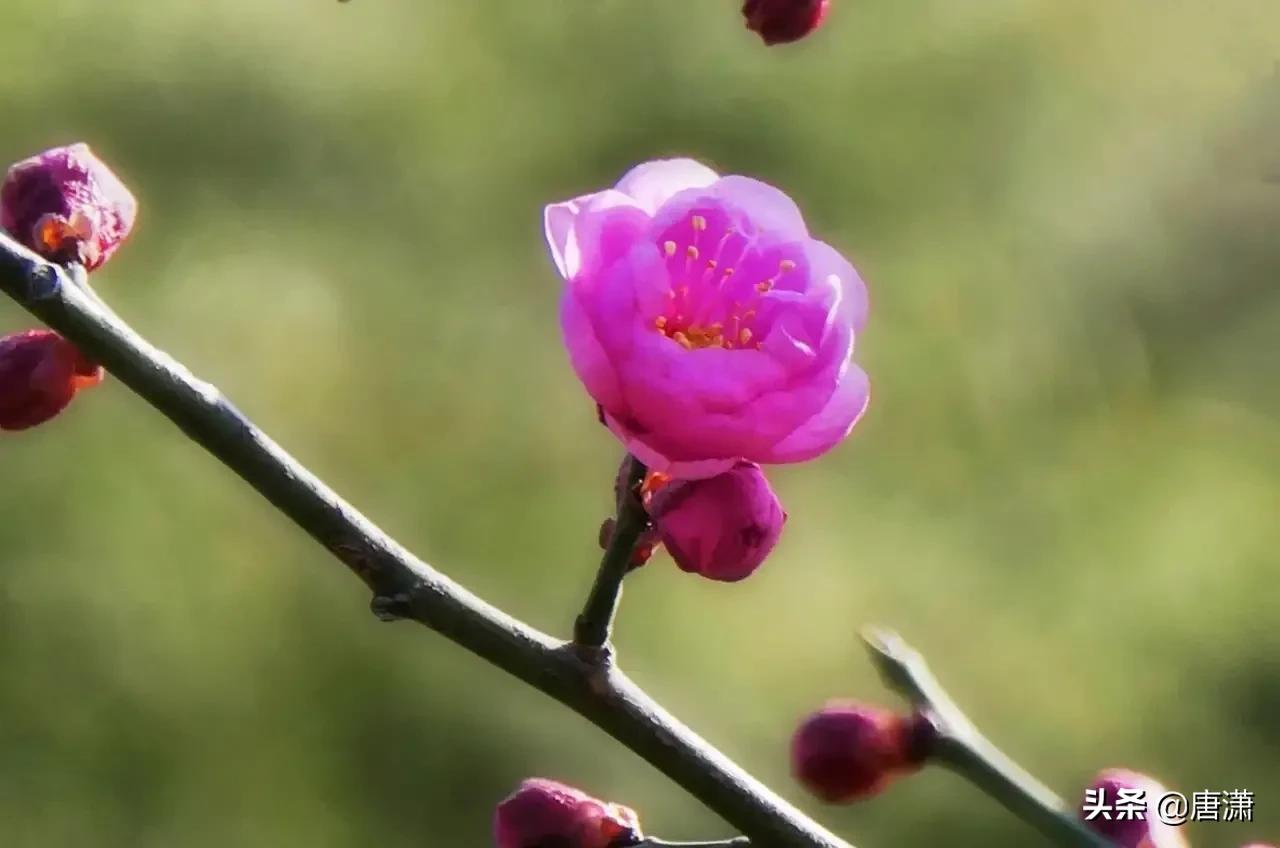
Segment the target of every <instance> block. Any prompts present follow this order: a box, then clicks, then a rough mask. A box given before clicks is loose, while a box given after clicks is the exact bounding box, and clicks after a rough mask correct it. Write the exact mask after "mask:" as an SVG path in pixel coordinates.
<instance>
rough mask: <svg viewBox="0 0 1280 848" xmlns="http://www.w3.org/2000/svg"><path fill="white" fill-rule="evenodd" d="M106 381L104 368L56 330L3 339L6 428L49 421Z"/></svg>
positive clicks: (0, 397) (0, 414) (0, 382)
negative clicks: (76, 397)
mask: <svg viewBox="0 0 1280 848" xmlns="http://www.w3.org/2000/svg"><path fill="white" fill-rule="evenodd" d="M100 382H102V368H101V367H100V366H98V365H97V364H95V363H93V362H90V361H89V360H88V359H86V358H85V357H84V355H83V354H81V353H80V351H79V349H77V348H76V346H75V345H73V344H72V343H71V342H69V341H67V340H66V339H64V338H63V337H62V336H60V335H58V334H57V333H55V332H53V331H52V330H26V331H24V332H21V333H14V334H12V335H9V336H5V337H4V338H0V430H25V429H27V428H29V427H34V426H36V425H37V424H43V423H44V422H46V421H48V420H49V419H50V418H53V417H54V416H55V415H57V414H58V413H59V412H61V411H62V410H64V409H66V407H67V404H69V403H71V399H72V398H74V397H75V396H76V392H79V391H80V390H81V389H86V388H89V387H90V386H96V385H97V384H98V383H100Z"/></svg>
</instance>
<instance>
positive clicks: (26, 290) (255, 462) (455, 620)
mask: <svg viewBox="0 0 1280 848" xmlns="http://www.w3.org/2000/svg"><path fill="white" fill-rule="evenodd" d="M0 290H3V291H4V292H5V293H6V294H8V295H9V296H10V297H12V298H13V299H14V300H16V301H17V302H18V303H19V304H21V305H22V306H23V307H24V308H25V309H27V310H28V311H29V312H31V314H33V315H34V316H36V317H37V318H39V319H40V320H42V321H44V322H45V323H46V324H48V325H49V326H50V327H52V328H53V329H54V330H56V331H58V332H59V333H61V334H62V335H63V336H65V337H66V338H68V339H70V340H71V341H72V342H73V343H75V344H76V345H77V346H79V347H80V348H81V349H82V350H83V351H84V352H85V354H87V355H88V356H89V357H91V358H92V359H95V360H97V361H98V362H100V363H101V364H102V365H103V366H105V367H106V369H107V370H108V371H110V372H111V373H112V374H113V375H114V376H115V377H116V378H117V379H119V380H120V382H122V383H124V384H125V385H126V386H128V387H129V388H130V389H132V390H133V391H134V392H136V393H137V394H138V395H139V396H141V397H142V399H143V400H145V401H146V402H147V403H149V404H150V405H151V406H153V407H154V408H155V409H156V410H157V411H159V412H160V413H161V414H163V415H165V416H166V417H167V418H169V419H170V420H171V421H173V422H174V423H175V424H176V425H177V426H178V427H179V428H180V429H181V430H182V431H183V432H184V433H186V434H187V435H188V436H189V437H190V438H191V439H192V441H194V442H196V443H197V444H199V445H201V446H202V447H203V448H205V450H207V451H208V452H209V453H211V454H213V456H214V457H216V458H217V459H218V460H219V461H221V462H222V463H223V464H224V465H226V466H227V467H228V468H230V469H231V470H232V471H234V472H235V473H236V474H237V475H239V476H240V478H241V479H243V480H244V481H245V482H246V483H248V484H249V485H250V486H252V487H253V488H254V489H255V490H257V491H258V493H259V494H261V495H262V496H263V497H264V498H266V499H267V500H268V501H269V502H270V503H271V504H272V505H274V506H275V507H276V508H277V509H278V510H280V512H282V513H283V514H284V515H286V516H288V517H289V518H290V519H291V520H292V521H293V522H294V523H295V524H297V525H298V526H299V527H300V528H302V529H303V530H304V531H306V533H307V534H308V535H310V536H311V537H312V538H314V539H316V541H318V542H320V544H322V545H324V547H325V548H326V549H328V550H329V552H330V553H332V554H333V555H334V556H336V557H337V558H338V559H339V560H341V561H342V562H343V563H345V564H346V566H347V567H348V568H349V569H351V571H352V572H354V573H355V574H356V576H358V577H359V578H360V579H361V580H363V581H364V582H365V584H366V585H367V586H368V587H369V588H370V589H371V590H372V591H373V593H374V599H373V603H372V607H373V609H374V611H375V612H376V613H377V614H378V615H380V616H381V617H383V618H408V619H412V620H414V621H417V622H419V623H421V624H424V625H426V626H427V627H429V628H431V629H432V630H435V631H436V632H438V633H440V634H441V635H443V636H445V637H446V638H448V639H450V640H451V641H453V642H455V643H457V644H459V645H461V646H462V647H464V648H466V649H467V650H469V651H471V652H472V653H474V654H476V655H477V656H479V657H481V658H483V659H485V660H488V661H489V662H491V663H493V664H494V665H496V666H497V667H499V668H501V669H503V670H504V671H506V672H508V673H509V674H512V675H513V676H515V677H517V678H519V679H520V680H522V681H524V682H525V683H528V684H529V685H530V686H533V687H534V688H536V689H539V690H541V691H542V692H544V693H546V694H548V695H550V696H551V697H552V698H555V699H556V700H558V701H560V702H561V703H563V704H565V705H566V706H568V707H570V708H571V709H573V710H575V711H576V712H578V713H579V714H580V715H582V716H584V717H585V718H586V719H588V720H589V721H591V722H592V723H593V724H595V725H596V726H597V727H599V728H601V729H602V730H604V731H605V732H606V733H608V734H609V735H610V736H612V737H614V738H615V739H617V740H618V741H619V742H621V743H622V744H623V745H625V746H627V747H628V748H630V749H631V750H632V751H634V752H635V753H637V754H639V755H640V756H641V757H643V758H644V759H645V760H647V761H648V762H649V763H651V764H652V765H653V766H655V767H656V768H657V769H658V770H660V771H661V772H662V773H663V774H665V775H667V776H668V777H669V778H671V779H672V780H673V781H675V782H676V783H677V784H679V785H680V786H682V787H683V788H684V789H685V790H687V791H688V792H689V793H690V794H691V795H693V796H694V797H695V798H697V799H699V800H700V801H702V802H703V803H704V804H706V805H707V807H709V808H710V809H711V810H713V811H715V812H716V813H717V814H719V815H720V816H721V817H723V818H724V820H725V821H726V822H728V823H729V824H731V825H732V826H733V827H734V828H735V829H737V830H738V831H740V832H742V833H744V834H746V835H747V836H748V837H749V838H750V839H751V840H752V843H753V844H755V845H758V846H761V848H764V846H777V848H793V847H794V848H851V846H849V845H848V844H847V843H845V842H842V841H841V840H839V839H837V838H836V837H835V836H834V835H832V834H831V833H829V832H828V831H826V830H825V829H823V828H822V827H821V826H820V825H818V824H816V823H814V822H813V821H811V820H810V819H808V818H807V817H806V816H804V815H803V814H802V813H800V812H799V811H798V810H796V809H795V808H794V807H792V806H791V805H790V804H788V803H787V802H786V801H784V800H782V799H781V798H779V797H778V796H777V795H775V794H774V793H773V792H772V791H770V790H769V789H768V788H767V787H765V786H764V785H763V784H761V783H760V782H759V781H757V780H756V779H755V778H753V777H751V776H750V775H748V774H747V773H746V772H744V771H743V770H742V769H741V768H739V767H738V766H737V765H735V764H734V763H733V762H731V761H730V760H729V759H728V758H726V757H725V756H724V755H723V754H721V753H720V752H719V751H717V750H716V749H715V748H713V747H712V746H711V745H710V744H708V743H707V742H706V741H704V740H703V739H701V738H700V737H698V736H697V734H695V733H694V732H693V731H691V730H689V729H688V728H687V727H685V726H684V725H683V724H681V723H680V722H679V721H677V720H676V719H675V718H674V717H673V716H672V715H670V714H669V713H668V712H666V711H665V710H664V709H663V708H662V707H661V706H660V705H658V704H657V703H656V702H654V701H653V699H652V698H650V697H649V696H648V695H646V694H645V693H644V692H643V691H642V690H641V689H640V688H639V687H638V686H636V685H635V684H634V683H632V682H631V681H630V680H629V679H628V678H627V677H626V676H625V675H624V674H623V673H622V672H621V671H620V670H618V669H617V668H616V667H615V666H614V665H613V664H612V663H608V662H606V663H591V662H586V661H584V660H583V659H582V658H581V657H580V656H579V655H578V654H577V653H576V652H575V651H574V650H573V649H572V646H570V645H566V644H564V643H562V642H559V641H558V640H555V639H553V638H551V637H550V636H547V635H546V634H544V633H541V632H539V631H537V630H535V629H533V628H531V627H529V626H528V625H527V624H524V623H523V622H521V621H518V620H517V619H515V618H513V617H511V616H510V615H507V614H506V613H505V612H503V611H501V610H499V609H497V608H495V607H493V606H491V605H489V604H487V603H485V602H484V601H483V600H481V599H480V598H478V597H476V596H475V595H473V594H472V593H471V592H469V591H467V590H466V589H464V588H463V587H462V586H460V585H458V584H457V583H455V582H453V581H452V580H450V579H449V578H448V577H446V576H445V575H444V574H442V573H440V572H439V571H436V570H435V569H433V568H431V567H430V566H429V565H427V564H426V563H424V562H422V561H421V560H419V559H417V558H416V557H414V556H413V554H411V553H409V551H407V550H406V549H405V548H404V547H402V546H401V545H400V544H399V543H397V542H396V541H395V540H393V539H391V538H390V537H389V536H387V535H386V534H385V533H384V532H383V531H381V530H380V529H378V527H376V526H375V525H374V524H373V523H372V522H371V521H370V520H369V519H367V518H365V517H364V516H363V515H361V514H360V513H359V512H357V511H356V509H355V508H354V507H352V506H351V505H350V504H348V503H346V502H345V501H344V500H342V498H340V497H339V496H338V495H337V494H336V493H335V492H334V491H333V490H332V489H330V488H329V487H328V486H326V485H325V484H324V483H322V482H321V481H320V480H319V479H318V478H316V476H315V475H313V474H312V473H311V472H310V471H308V470H307V469H306V468H304V467H303V466H302V465H301V464H300V463H299V462H298V461H297V460H295V459H294V458H293V457H291V456H290V455H289V454H288V453H286V452H285V451H284V449H283V448H281V447H280V446H279V445H277V444H276V443H275V442H273V441H272V440H271V439H270V438H268V437H267V435H266V434H265V433H263V432H262V431H261V430H259V429H258V428H257V427H256V426H254V424H253V423H252V422H250V421H249V420H248V419H247V418H245V417H244V415H242V414H241V413H240V412H239V411H238V410H237V409H236V408H235V407H234V406H232V405H231V404H230V403H229V402H228V401H227V400H226V399H225V398H224V397H223V396H222V394H221V393H220V392H219V391H218V390H217V389H216V388H214V387H213V386H211V385H209V384H208V383H205V382H203V381H201V380H199V379H197V378H196V377H194V376H193V375H192V374H191V373H190V372H189V371H188V370H187V369H186V368H185V367H183V366H182V365H181V364H179V363H178V362H176V361H174V360H173V359H172V358H171V357H169V356H168V355H167V354H165V353H163V352H161V351H159V350H157V349H156V348H154V347H153V346H151V345H150V344H149V343H148V342H146V341H145V340H144V339H142V338H141V337H140V336H139V335H138V334H137V333H136V332H134V331H133V330H132V329H131V328H130V327H129V326H128V325H127V324H125V323H124V322H123V321H122V320H120V319H119V318H118V317H117V316H115V315H114V314H113V313H111V311H110V310H106V309H103V308H102V307H101V306H100V305H99V304H98V303H96V302H95V301H94V299H93V298H92V297H91V296H90V295H89V294H87V293H86V292H85V291H84V290H82V289H80V288H79V287H77V286H76V285H74V284H73V283H72V281H71V279H70V277H69V276H68V274H67V272H66V271H65V270H64V269H62V268H60V267H58V266H56V265H53V264H50V263H48V262H46V261H44V260H43V259H41V258H40V257H38V256H36V255H35V254H33V253H31V252H30V251H28V250H27V249H26V248H24V247H22V246H21V245H19V244H18V243H17V242H15V241H13V240H12V239H11V238H10V237H9V236H7V235H5V234H3V233H0Z"/></svg>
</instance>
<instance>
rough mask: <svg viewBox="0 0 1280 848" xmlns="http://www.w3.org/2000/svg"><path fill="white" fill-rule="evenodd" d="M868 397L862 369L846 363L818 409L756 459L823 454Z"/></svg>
mask: <svg viewBox="0 0 1280 848" xmlns="http://www.w3.org/2000/svg"><path fill="white" fill-rule="evenodd" d="M870 400H871V383H870V381H869V380H868V379H867V375H866V372H864V371H863V370H862V369H861V368H859V367H858V366H857V365H854V364H853V363H849V366H848V368H847V369H846V370H845V372H844V375H843V376H842V377H841V378H840V382H839V383H837V384H836V390H835V391H834V392H833V393H832V395H831V399H830V400H828V401H827V405H826V406H825V407H823V409H822V411H821V412H819V413H818V414H817V415H815V416H813V417H812V418H810V419H809V420H808V421H806V422H804V423H803V424H801V425H800V426H799V427H797V428H796V429H795V430H794V431H793V432H792V433H791V434H790V435H789V436H787V437H786V438H785V439H783V440H782V441H780V442H778V443H777V444H776V445H774V446H773V447H772V448H770V449H769V450H768V451H766V452H765V454H764V455H763V456H753V457H751V458H752V459H754V460H755V461H757V462H803V461H805V460H809V459H813V458H814V457H816V456H820V455H822V454H824V453H826V452H827V451H828V450H830V449H831V448H833V447H835V445H836V444H838V443H839V441H840V440H841V439H843V438H844V437H845V436H847V435H848V434H849V431H850V430H852V429H853V425H854V424H856V423H857V421H858V419H859V418H860V417H861V416H862V413H863V412H865V411H866V409H867V403H868V402H869V401H870Z"/></svg>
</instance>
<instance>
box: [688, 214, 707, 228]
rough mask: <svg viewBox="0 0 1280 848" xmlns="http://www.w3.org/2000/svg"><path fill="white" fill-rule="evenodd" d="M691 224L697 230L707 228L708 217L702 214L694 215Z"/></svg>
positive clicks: (690, 220)
mask: <svg viewBox="0 0 1280 848" xmlns="http://www.w3.org/2000/svg"><path fill="white" fill-rule="evenodd" d="M689 224H690V226H692V227H693V228H694V229H695V230H705V229H706V228H707V219H706V218H704V217H702V216H701V215H694V216H693V217H692V218H690V219H689Z"/></svg>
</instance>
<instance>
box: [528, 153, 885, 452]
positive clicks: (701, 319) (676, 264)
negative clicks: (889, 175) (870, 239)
mask: <svg viewBox="0 0 1280 848" xmlns="http://www.w3.org/2000/svg"><path fill="white" fill-rule="evenodd" d="M545 222H546V235H547V241H548V243H549V245H550V247H551V254H552V258H553V259H554V261H555V263H556V267H557V268H558V269H559V270H560V273H561V274H562V275H563V276H564V278H565V279H566V280H567V281H568V285H567V287H566V291H565V294H564V298H563V300H562V303H561V325H562V330H563V333H564V339H565V345H566V346H567V348H568V350H569V358H570V361H571V362H572V364H573V368H574V370H575V371H576V372H577V374H578V377H579V378H580V379H581V380H582V382H583V384H584V385H585V386H586V388H587V391H588V392H589V393H590V395H591V396H592V397H593V398H594V399H595V401H596V403H597V404H598V406H599V409H600V413H601V417H602V419H603V420H604V422H605V423H606V424H607V425H608V427H609V429H610V430H612V431H613V433H614V434H615V435H616V436H617V437H618V438H619V439H620V440H621V441H622V442H623V444H624V445H625V446H626V448H627V450H628V451H630V452H631V453H632V454H633V455H634V456H636V457H637V458H638V459H639V460H640V461H642V462H644V463H645V464H646V465H647V466H648V467H649V468H650V469H652V470H654V471H659V472H662V473H665V474H669V475H671V476H673V477H708V476H711V475H714V474H717V473H719V472H721V471H725V470H727V469H729V468H732V467H733V465H734V464H735V463H736V462H737V461H738V460H742V459H745V460H749V461H752V462H759V463H782V462H800V461H803V460H807V459H812V458H813V457H816V456H818V455H820V454H822V453H825V452H826V451H828V450H830V449H831V448H832V447H833V446H834V445H835V444H836V443H838V442H839V441H840V440H841V439H843V438H844V437H845V436H846V435H847V434H848V433H849V431H850V429H852V427H853V425H854V423H855V422H856V421H857V419H858V417H859V416H860V415H861V414H862V412H863V410H864V409H865V408H866V406H867V401H868V398H869V386H868V382H867V377H866V375H865V374H864V373H863V371H862V370H861V369H860V368H858V367H857V366H856V365H854V364H853V363H852V362H851V361H850V357H851V355H852V353H853V343H854V334H855V332H856V331H858V330H860V329H861V328H862V325H863V323H864V322H865V320H866V315H867V295H866V289H865V287H864V285H863V283H862V280H861V279H860V278H859V277H858V275H857V273H856V272H855V271H854V269H853V266H852V265H850V264H849V263H848V262H847V261H846V260H845V259H844V257H842V256H841V255H840V254H839V253H838V252H837V251H836V250H835V249H833V248H832V247H830V246H829V245H827V244H825V243H823V242H821V241H817V240H816V239H813V238H810V236H809V231H808V229H807V228H806V226H805V223H804V219H803V218H802V217H801V214H800V210H799V209H797V208H796V205H795V204H794V203H793V202H792V201H791V199H790V198H788V197H787V196H786V195H785V194H783V193H782V192H780V191H778V190H777V189H775V188H773V187H772V186H769V185H766V184H764V183H762V182H759V181H757V180H753V179H749V178H747V177H736V176H730V177H720V176H718V175H717V174H716V173H715V172H714V171H712V170H710V169H709V168H707V167H705V166H703V165H700V164H699V163H697V162H694V161H692V160H689V159H673V160H665V161H656V162H649V163H647V164H644V165H640V166H638V167H636V168H634V169H633V170H631V171H630V172H629V173H627V174H626V175H625V176H624V177H623V178H622V180H621V181H620V182H619V183H618V184H617V186H615V187H614V188H612V189H607V190H605V191H602V192H598V193H596V194H589V195H585V196H583V197H579V198H576V199H574V200H570V201H566V202H564V203H557V204H554V205H552V206H549V207H547V210H546V216H545Z"/></svg>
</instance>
